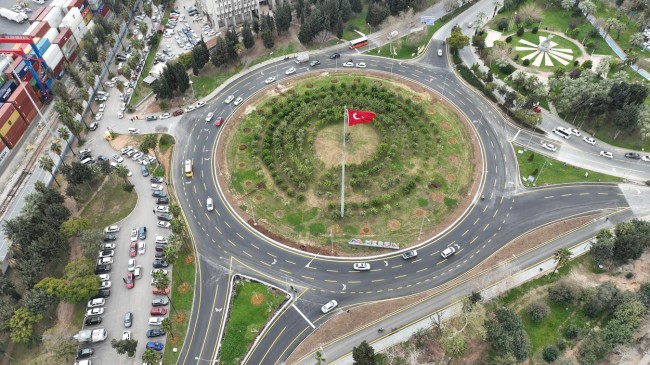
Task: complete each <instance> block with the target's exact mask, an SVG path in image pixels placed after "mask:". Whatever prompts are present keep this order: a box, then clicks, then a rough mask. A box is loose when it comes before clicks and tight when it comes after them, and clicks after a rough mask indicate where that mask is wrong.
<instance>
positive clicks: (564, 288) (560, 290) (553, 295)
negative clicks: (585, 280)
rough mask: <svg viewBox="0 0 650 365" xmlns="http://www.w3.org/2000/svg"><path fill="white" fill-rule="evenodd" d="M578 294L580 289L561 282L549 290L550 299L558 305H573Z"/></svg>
mask: <svg viewBox="0 0 650 365" xmlns="http://www.w3.org/2000/svg"><path fill="white" fill-rule="evenodd" d="M578 294H579V293H578V288H577V287H576V286H575V285H574V284H571V283H567V282H559V283H557V284H555V285H553V286H551V287H550V288H548V298H549V299H550V300H552V301H554V302H556V303H565V304H566V303H572V302H573V301H574V300H575V299H576V298H577V297H578Z"/></svg>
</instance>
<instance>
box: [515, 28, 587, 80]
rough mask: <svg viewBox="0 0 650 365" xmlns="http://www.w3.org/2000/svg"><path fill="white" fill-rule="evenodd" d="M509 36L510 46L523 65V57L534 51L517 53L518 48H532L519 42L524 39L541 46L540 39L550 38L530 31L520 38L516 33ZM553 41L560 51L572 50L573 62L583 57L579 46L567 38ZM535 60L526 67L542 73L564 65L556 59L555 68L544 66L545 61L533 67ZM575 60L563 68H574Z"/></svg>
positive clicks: (554, 61)
mask: <svg viewBox="0 0 650 365" xmlns="http://www.w3.org/2000/svg"><path fill="white" fill-rule="evenodd" d="M508 35H510V36H511V37H512V42H511V43H510V45H511V46H512V47H513V48H514V54H516V55H518V56H519V59H518V61H517V63H518V64H520V65H521V64H522V62H523V57H524V56H527V55H529V54H531V53H533V51H517V50H516V47H518V46H521V47H530V46H529V45H527V44H525V43H521V42H519V40H522V39H523V40H526V41H528V42H531V43H533V44H539V43H540V39H544V38H546V37H548V35H549V33H548V32H542V31H540V32H537V34H533V33H532V32H530V31H528V32H524V34H522V35H521V37H518V36H517V34H516V33H512V34H508ZM552 41H553V42H554V43H557V44H558V45H557V46H555V48H560V49H561V48H565V49H570V50H572V51H573V53H571V56H573V60H576V59H577V58H578V57H580V56H582V51H581V50H580V48H579V47H578V46H576V45H575V44H573V42H571V41H569V40H568V39H565V38H563V37H559V36H554V37H553V39H552ZM533 60H535V58H533V59H531V60H530V62H531V65H530V66H524V67H528V68H530V69H531V70H541V71H547V72H553V70H555V68H557V67H559V66H562V64H560V63H559V62H558V61H557V60H555V59H553V66H544V61H542V63H541V65H540V66H533V65H532V62H533ZM573 60H572V61H569V63H568V64H567V65H566V66H562V67H572V66H573ZM567 61H568V60H567Z"/></svg>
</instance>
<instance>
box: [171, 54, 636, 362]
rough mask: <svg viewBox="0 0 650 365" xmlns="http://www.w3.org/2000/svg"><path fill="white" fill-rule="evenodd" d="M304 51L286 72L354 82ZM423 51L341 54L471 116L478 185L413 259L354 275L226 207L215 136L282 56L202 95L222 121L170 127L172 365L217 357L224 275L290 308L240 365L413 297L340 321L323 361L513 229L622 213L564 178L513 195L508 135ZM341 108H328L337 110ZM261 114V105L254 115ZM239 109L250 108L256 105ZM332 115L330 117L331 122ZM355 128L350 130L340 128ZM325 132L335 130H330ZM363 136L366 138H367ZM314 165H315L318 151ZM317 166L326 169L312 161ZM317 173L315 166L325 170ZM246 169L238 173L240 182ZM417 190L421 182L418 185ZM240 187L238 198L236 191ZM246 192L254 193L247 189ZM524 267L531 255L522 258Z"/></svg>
mask: <svg viewBox="0 0 650 365" xmlns="http://www.w3.org/2000/svg"><path fill="white" fill-rule="evenodd" d="M435 48H436V47H433V49H435ZM340 52H342V53H343V52H345V51H344V50H341V51H340ZM431 52H433V51H431ZM315 56H316V57H318V58H320V59H321V61H322V65H321V66H320V67H321V68H319V69H318V71H316V70H313V69H310V68H309V67H304V66H303V67H298V68H297V73H296V74H297V76H298V77H303V76H309V77H314V76H320V77H321V78H324V79H329V78H331V77H334V75H336V76H337V77H338V75H339V74H342V75H344V76H347V77H355V76H354V75H350V72H347V71H346V72H341V71H340V70H339V69H338V64H337V63H336V61H335V60H327V59H326V58H327V55H325V54H321V55H315ZM428 56H431V57H432V59H437V57H435V56H434V55H433V53H432V54H431V55H429V54H426V55H425V56H424V57H423V58H422V59H421V61H420V62H413V63H397V62H394V61H392V60H388V59H381V58H374V57H365V56H358V55H353V57H355V58H356V59H355V61H362V62H365V63H366V65H367V71H364V72H368V73H372V77H377V74H380V75H383V76H382V78H384V79H386V80H393V79H394V78H396V77H399V78H401V79H404V80H408V82H410V83H412V84H413V85H418V86H419V87H422V88H424V89H427V90H431V91H432V92H437V93H439V94H440V95H443V96H442V97H441V99H442V100H444V101H445V102H446V103H449V104H450V105H451V104H453V105H455V106H456V107H457V108H458V109H460V110H462V113H463V114H464V115H465V116H466V118H467V120H470V121H471V128H472V129H474V131H475V132H474V133H475V134H474V135H473V137H471V138H476V143H477V144H479V146H480V148H479V149H477V150H478V151H479V153H480V154H481V156H482V159H481V160H480V161H481V163H480V165H481V166H480V169H479V168H476V169H475V170H474V171H481V172H482V174H481V175H480V177H479V179H477V180H475V181H474V182H475V184H477V185H478V187H477V189H478V195H474V194H469V196H468V197H467V198H466V200H467V205H466V206H465V207H464V209H463V210H462V214H460V215H459V216H458V217H457V218H456V219H453V220H452V221H450V222H445V224H444V227H445V228H444V229H445V230H444V231H441V232H440V233H439V234H437V235H436V236H435V237H433V238H430V239H424V238H423V239H422V240H423V241H424V242H423V243H422V244H420V245H419V246H418V247H417V251H418V256H417V257H415V258H413V259H410V260H404V259H403V258H402V257H401V251H399V252H388V253H385V254H383V255H379V256H372V257H366V258H364V259H363V261H365V262H368V263H370V264H371V266H372V269H371V270H370V271H365V272H358V271H354V270H353V268H352V263H353V262H354V261H353V260H351V259H345V258H339V257H326V256H322V255H319V254H318V252H313V251H310V250H308V249H307V248H306V247H305V248H303V247H300V246H298V247H292V246H290V245H284V244H282V242H280V241H278V240H274V239H269V238H268V237H265V236H264V235H263V234H261V233H260V230H258V229H257V228H256V227H257V226H258V225H257V222H256V220H257V216H256V217H255V218H253V216H252V215H251V216H250V219H249V218H245V217H246V216H245V215H244V216H242V215H240V214H239V213H240V212H244V213H245V212H246V211H245V209H247V208H248V206H246V205H244V206H242V204H244V203H246V202H242V201H238V202H237V203H238V204H233V203H230V202H229V200H228V199H227V198H226V194H227V192H226V191H227V190H228V183H229V182H230V181H231V180H232V179H231V177H230V176H228V172H227V171H228V169H229V167H227V166H225V165H224V164H223V160H221V159H222V158H223V155H224V153H225V151H226V148H225V147H224V141H226V140H227V138H226V137H225V136H224V134H225V133H227V131H228V128H234V129H236V126H237V125H238V123H233V122H241V121H242V120H244V114H245V113H243V112H244V111H247V112H248V111H251V110H252V108H247V107H245V105H246V104H247V103H250V102H251V100H253V99H255V100H261V99H263V98H264V95H266V92H267V90H269V89H268V88H265V87H266V85H265V83H264V80H265V79H267V78H268V77H269V75H274V74H275V75H277V76H278V80H277V84H279V85H282V84H283V83H285V82H293V81H292V80H295V79H294V78H291V79H289V78H287V77H284V76H282V74H281V73H280V72H278V71H283V70H284V69H285V68H288V67H291V66H295V64H293V62H287V61H280V60H277V61H274V62H269V63H268V64H264V65H261V66H260V67H259V68H256V69H255V70H253V71H251V72H249V73H248V74H245V75H241V76H240V77H239V78H237V79H236V80H234V81H233V82H232V83H231V84H229V85H228V86H227V88H225V89H224V90H222V92H221V93H220V94H219V95H218V96H217V97H216V98H215V99H214V100H212V101H210V102H209V103H208V106H207V107H208V108H209V109H210V110H213V111H215V114H217V115H224V116H226V117H227V118H226V123H225V128H223V129H220V128H215V127H214V126H211V125H206V124H205V122H204V121H203V118H202V117H201V116H200V115H186V116H184V117H183V119H182V121H181V122H180V123H179V124H178V125H176V126H175V128H176V130H175V134H176V136H177V138H178V140H177V146H178V150H176V151H175V153H174V166H179V167H180V166H182V162H183V161H184V160H185V159H192V160H193V161H194V168H195V173H194V177H193V178H192V179H186V178H185V177H184V175H183V173H182V171H181V169H180V168H176V169H173V170H172V174H173V182H174V189H175V191H176V194H177V196H178V198H179V203H180V205H181V207H182V208H183V212H184V213H185V216H186V219H187V221H188V223H189V226H190V228H191V231H192V236H193V241H194V244H195V246H196V247H195V248H196V251H197V255H196V267H197V285H196V287H195V289H194V290H195V296H194V297H195V304H194V309H193V311H192V315H191V318H190V325H189V328H190V330H189V332H188V334H187V340H186V342H185V344H184V346H183V348H182V349H181V350H180V351H181V354H180V358H179V363H181V364H185V363H187V364H190V363H196V360H195V359H196V358H200V359H216V358H218V353H219V346H220V342H219V341H220V339H221V338H222V335H223V327H224V323H225V321H226V318H227V315H226V314H227V310H228V309H227V308H228V305H229V303H228V301H227V297H228V296H227V292H228V289H229V278H230V277H231V276H232V275H233V274H235V273H240V274H244V275H248V276H252V277H257V278H260V280H264V281H266V282H269V283H271V284H272V285H274V286H276V287H277V288H279V289H281V290H284V291H285V292H286V293H292V296H291V305H290V306H289V307H288V308H287V309H286V310H284V311H282V312H280V313H278V314H277V316H276V317H274V319H273V320H272V321H271V322H270V323H269V324H268V326H267V327H266V328H265V329H264V330H263V331H262V332H261V333H260V334H259V336H258V338H257V340H256V342H255V344H254V345H253V347H252V348H251V349H250V351H249V353H248V354H247V356H246V358H245V359H244V360H243V363H247V364H276V363H281V362H284V361H286V360H287V359H289V356H290V355H291V353H292V352H293V351H294V350H295V349H296V348H297V347H298V346H299V344H300V343H303V342H304V341H305V340H306V339H307V338H308V337H310V335H311V334H313V333H315V332H317V331H316V330H317V328H319V327H321V326H326V325H327V322H328V320H330V319H331V318H334V317H337V316H339V315H342V314H344V313H347V312H346V311H347V310H352V311H355V313H362V312H363V309H357V307H358V306H360V305H362V304H366V303H370V302H376V301H378V303H379V305H381V303H384V301H386V300H389V299H394V298H402V299H408V298H416V297H417V298H420V299H418V301H417V302H416V301H414V302H411V303H410V304H408V305H407V304H404V305H397V304H391V305H387V306H384V307H386V308H388V309H392V311H390V313H387V314H386V313H384V312H381V313H380V314H378V316H376V317H368V318H366V319H365V320H364V324H363V325H362V326H357V327H354V328H349V333H348V334H346V335H344V336H337V337H335V338H329V339H327V340H325V341H324V342H320V345H321V346H323V347H325V348H326V349H329V348H330V346H333V347H336V346H338V347H337V350H332V352H331V354H332V356H336V357H338V356H341V355H343V354H345V353H346V351H349V350H350V349H351V347H352V346H353V345H355V344H356V343H357V342H360V339H367V340H370V341H372V340H374V339H376V338H378V334H377V331H376V328H375V326H383V327H386V328H391V326H392V327H396V328H399V327H400V326H401V325H403V324H405V323H411V322H412V321H415V320H418V319H421V318H426V317H427V316H429V315H430V313H431V308H441V307H443V306H445V305H447V304H448V303H449V302H450V301H452V300H453V298H454V297H457V298H458V297H461V296H463V295H465V294H466V293H464V292H463V291H462V290H461V289H462V288H464V287H463V286H462V285H458V286H456V287H455V288H456V290H457V291H455V292H450V293H446V294H445V295H434V294H431V293H432V292H431V290H432V289H434V288H439V287H440V286H441V285H445V284H446V283H448V282H450V281H451V280H454V279H456V278H459V279H462V280H470V279H472V277H465V276H464V273H466V272H468V271H469V270H470V269H471V268H473V267H475V266H477V265H479V264H480V263H482V262H484V261H485V260H487V259H488V258H489V257H491V256H492V255H493V253H494V252H496V251H499V250H500V249H501V248H503V247H504V246H505V245H506V244H507V243H508V242H512V241H513V240H515V239H516V238H517V237H519V236H521V235H522V234H524V233H527V232H532V231H534V230H535V229H537V228H538V227H544V226H548V225H552V224H554V223H557V222H560V221H562V220H565V219H567V217H572V218H577V217H585V216H592V215H594V214H595V215H598V214H602V213H603V212H605V211H607V210H608V209H623V210H624V207H626V206H627V203H626V201H625V197H624V196H622V195H621V194H620V190H619V188H618V187H617V186H615V185H604V184H603V185H590V186H589V187H588V188H586V187H585V186H584V185H580V184H576V185H564V186H561V187H549V188H541V189H536V190H532V191H524V190H523V189H522V188H521V187H520V184H519V176H518V174H519V173H518V169H517V165H516V158H515V155H514V153H515V151H514V150H513V148H512V146H511V144H510V140H511V139H513V137H514V136H515V135H516V134H518V130H517V129H516V128H513V127H512V126H510V125H508V124H507V123H504V122H503V120H502V119H501V116H500V115H499V114H498V113H497V112H496V111H495V110H494V109H493V108H492V107H491V106H490V105H489V104H486V103H485V101H484V100H483V99H482V98H481V97H480V96H478V95H477V94H476V93H474V92H473V91H472V90H470V89H468V88H467V86H465V84H463V83H462V82H459V81H458V80H457V79H456V78H455V76H454V75H453V74H452V73H451V72H450V70H449V69H448V66H445V67H438V66H431V65H429V64H428V58H427V57H428ZM346 57H347V56H346ZM438 62H439V61H438ZM274 71H275V73H274ZM229 95H235V96H236V97H242V98H243V99H245V101H244V103H243V104H242V105H240V106H237V107H234V106H232V104H224V103H223V101H224V100H225V99H226V98H227V97H228V96H229ZM350 103H351V102H348V101H345V102H344V105H349V106H350V107H352V106H353V105H350ZM344 105H341V106H340V107H341V109H342V108H343V106H344ZM355 107H356V106H355ZM271 108H272V107H271ZM303 108H308V106H303ZM262 109H263V108H262ZM266 113H267V112H266V111H263V115H266ZM251 114H252V115H256V114H257V112H253V113H251ZM257 116H259V114H258V115H257ZM240 117H241V118H240ZM269 117H272V116H270V115H269ZM338 120H339V121H341V119H340V118H339V119H338ZM332 123H334V122H332ZM231 125H232V126H231ZM355 127H358V126H354V127H352V128H355ZM245 128H247V127H245ZM250 128H251V131H250V132H249V133H248V135H249V136H252V132H253V130H254V129H253V127H250ZM320 131H322V132H319V133H315V134H314V136H318V135H319V134H321V136H320V137H319V138H321V139H322V138H324V137H323V136H322V133H327V128H324V129H320ZM242 132H243V133H246V132H245V131H242ZM331 134H332V136H334V135H335V133H334V132H331ZM378 135H379V137H377V138H379V139H380V138H381V133H379V134H378ZM314 138H315V139H316V137H314ZM332 138H335V137H332ZM356 138H359V137H358V136H357V137H356ZM251 139H252V137H251ZM260 139H261V137H260ZM330 141H331V139H330ZM328 143H334V142H328ZM364 143H367V144H368V145H371V144H372V143H373V142H372V138H369V139H368V140H367V141H365V142H364ZM241 144H244V145H246V142H245V143H241V142H240V143H237V147H236V149H235V151H249V152H250V151H253V150H254V149H253V148H252V147H251V148H249V147H248V146H247V147H246V148H244V149H242V150H239V147H238V146H239V145H241ZM325 144H326V143H325ZM235 153H239V152H235ZM313 155H315V154H312V156H313ZM215 156H216V157H215ZM321 156H322V155H321ZM371 156H372V155H371ZM367 158H368V157H366V159H367ZM332 160H333V159H332ZM318 161H322V160H321V159H320V157H319V159H318ZM366 161H367V160H366ZM240 163H244V164H246V163H247V161H238V162H236V165H235V166H234V167H233V169H234V168H238V167H239V164H240ZM360 163H363V161H361V162H360ZM466 163H467V161H463V160H459V161H458V165H461V164H466ZM250 164H252V162H250ZM250 164H247V165H245V166H244V167H246V166H250ZM322 166H327V165H326V164H325V163H324V162H323V165H322ZM331 166H332V167H331V168H332V169H334V168H335V166H336V164H335V163H332V164H331ZM323 169H324V170H326V171H327V169H326V168H325V167H323ZM269 174H270V173H269ZM256 176H257V175H254V176H251V177H250V178H249V179H251V181H252V179H254V178H256ZM245 181H246V179H242V181H241V183H242V184H243V185H242V186H244V187H245V186H246V185H245ZM253 185H254V183H252V182H251V186H253ZM287 185H288V184H287ZM421 186H426V184H425V183H424V182H422V183H421ZM423 189H424V187H423ZM465 193H466V194H467V193H469V190H468V191H467V192H465ZM240 194H242V195H245V194H246V190H242V191H241V192H240ZM481 194H482V195H485V197H486V198H485V200H481V199H478V198H477V197H478V196H480V195H481ZM249 196H252V197H253V198H254V196H255V194H251V195H249ZM287 196H288V195H287ZM207 197H212V198H213V199H214V212H207V211H206V209H205V200H206V198H207ZM296 199H297V197H296ZM305 200H307V199H305ZM416 201H417V200H416ZM248 204H252V203H248ZM276 210H277V209H276ZM252 211H254V210H252ZM273 212H275V211H273ZM289 214H290V212H287V211H284V212H283V215H282V217H286V216H288V215H289ZM279 215H280V214H278V216H279ZM323 225H324V226H325V224H323ZM402 225H403V222H400V229H401V227H402ZM386 226H388V224H386ZM395 226H396V225H395V224H393V227H395ZM307 227H308V226H307ZM325 228H327V226H326V227H325ZM600 228H601V227H600V225H599V224H592V225H589V226H587V227H586V228H584V229H583V230H582V231H580V235H581V237H584V238H587V237H590V236H591V235H593V234H594V233H595V232H596V231H597V230H598V229H600ZM343 232H344V231H343ZM342 234H343V233H342ZM271 238H275V237H272V236H271ZM333 239H334V240H337V241H339V240H343V239H342V238H340V237H339V236H338V235H333ZM456 245H458V246H457V247H458V250H457V252H456V254H455V255H452V256H449V257H447V258H443V257H441V252H442V251H443V250H444V249H445V248H447V247H449V246H454V247H456ZM551 250H552V248H548V249H547V250H546V251H544V250H542V251H541V252H540V253H539V255H551V254H552V251H551ZM325 251H327V250H325ZM356 260H357V261H358V260H360V259H359V258H357V259H356ZM534 262H535V261H531V264H534ZM467 285H469V284H467ZM463 290H467V289H463ZM426 293H429V294H426ZM330 300H336V301H337V302H338V307H337V308H336V309H335V310H332V311H331V312H329V313H328V314H325V315H324V314H323V313H322V312H321V310H320V308H321V306H322V305H323V304H325V303H327V302H329V301H330ZM413 300H415V299H413ZM391 303H394V302H391ZM403 308H409V310H408V311H406V310H404V309H403ZM357 311H361V312H357ZM341 318H342V317H341ZM341 351H343V352H341ZM334 354H336V355H334ZM326 356H329V357H328V360H329V359H330V358H331V356H330V355H329V354H327V353H326ZM336 357H335V358H336ZM335 358H332V360H334V359H335ZM305 359H306V358H305ZM294 360H295V359H294ZM305 361H307V360H305ZM298 363H302V362H301V361H298Z"/></svg>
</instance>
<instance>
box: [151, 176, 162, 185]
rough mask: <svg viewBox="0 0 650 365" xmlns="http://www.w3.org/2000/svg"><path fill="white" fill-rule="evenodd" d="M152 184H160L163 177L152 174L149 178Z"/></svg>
mask: <svg viewBox="0 0 650 365" xmlns="http://www.w3.org/2000/svg"><path fill="white" fill-rule="evenodd" d="M149 181H151V182H152V183H153V184H161V183H162V182H163V178H162V177H160V176H154V177H152V178H151V179H149Z"/></svg>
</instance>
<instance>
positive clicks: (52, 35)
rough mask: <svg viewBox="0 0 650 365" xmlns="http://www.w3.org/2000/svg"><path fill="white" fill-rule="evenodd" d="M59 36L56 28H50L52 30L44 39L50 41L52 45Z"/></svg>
mask: <svg viewBox="0 0 650 365" xmlns="http://www.w3.org/2000/svg"><path fill="white" fill-rule="evenodd" d="M58 35H59V31H58V30H57V29H56V28H50V30H48V31H47V33H45V35H44V36H43V38H47V39H49V40H50V43H52V42H54V39H56V37H58Z"/></svg>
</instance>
